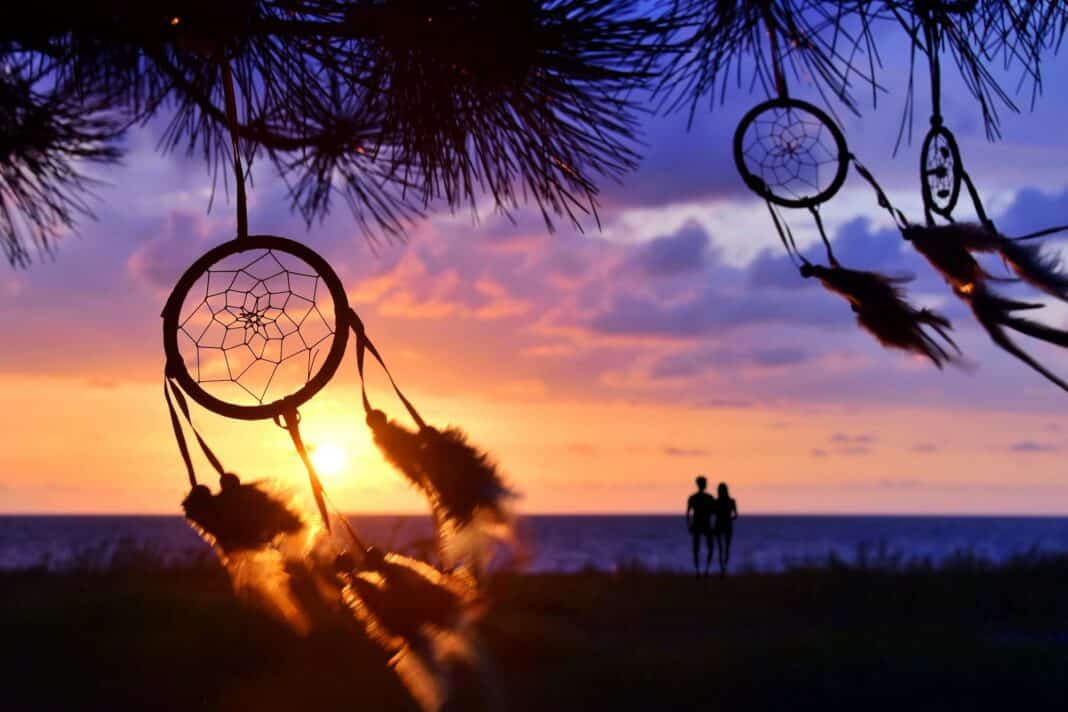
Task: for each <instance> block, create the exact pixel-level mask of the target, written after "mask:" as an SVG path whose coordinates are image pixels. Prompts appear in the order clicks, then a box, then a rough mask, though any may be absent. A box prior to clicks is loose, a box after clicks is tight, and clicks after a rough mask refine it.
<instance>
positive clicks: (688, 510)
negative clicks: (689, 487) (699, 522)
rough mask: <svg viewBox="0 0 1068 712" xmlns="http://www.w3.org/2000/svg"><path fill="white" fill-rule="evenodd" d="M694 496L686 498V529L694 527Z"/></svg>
mask: <svg viewBox="0 0 1068 712" xmlns="http://www.w3.org/2000/svg"><path fill="white" fill-rule="evenodd" d="M692 513H693V497H690V498H689V499H688V500H686V531H690V529H691V528H692V527H693V514H692Z"/></svg>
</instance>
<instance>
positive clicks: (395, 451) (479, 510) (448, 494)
mask: <svg viewBox="0 0 1068 712" xmlns="http://www.w3.org/2000/svg"><path fill="white" fill-rule="evenodd" d="M367 424H368V426H369V427H370V428H371V433H372V436H373V438H374V441H375V444H376V445H377V446H378V447H379V449H380V450H381V451H382V453H383V455H385V457H386V459H387V460H389V462H391V463H392V464H393V465H394V466H395V467H396V468H397V469H398V470H400V471H401V473H402V474H404V476H405V477H407V478H408V480H409V482H411V483H412V484H413V485H414V486H416V487H417V488H419V489H420V490H422V492H423V494H424V495H425V496H426V497H427V499H428V500H429V501H430V504H431V510H432V513H433V517H434V525H435V532H436V534H437V538H438V548H439V552H440V554H441V557H442V561H443V562H444V563H445V564H446V565H448V566H456V565H459V564H461V563H464V564H468V565H470V566H471V567H472V568H473V569H474V570H475V571H482V570H484V568H485V566H486V565H487V564H488V562H489V559H490V558H491V556H492V554H493V550H494V548H495V546H494V545H495V544H497V543H502V542H503V543H504V544H506V545H507V546H509V547H510V548H516V540H515V536H514V534H513V531H512V524H513V517H512V515H511V512H510V511H509V510H508V508H507V500H508V499H510V498H511V497H513V496H514V493H513V492H512V491H511V490H510V489H509V488H508V487H507V486H506V485H505V484H504V481H503V479H502V478H501V476H500V474H499V472H498V470H497V466H496V465H495V464H494V463H493V462H492V461H491V460H490V458H489V456H488V455H487V454H486V453H484V452H482V451H480V450H478V449H477V448H475V447H473V446H472V445H471V444H469V443H468V442H467V437H466V435H465V434H464V433H463V432H462V431H461V430H459V429H457V428H448V429H447V430H444V431H441V430H438V429H437V428H433V427H430V426H425V427H423V428H422V429H421V430H420V431H419V432H412V431H410V430H408V429H407V428H404V427H403V426H401V425H399V424H397V423H396V422H395V421H392V420H389V419H388V418H387V417H386V415H385V414H384V413H383V412H382V411H380V410H371V411H369V412H368V414H367Z"/></svg>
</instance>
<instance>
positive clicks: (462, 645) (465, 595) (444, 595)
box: [335, 547, 485, 710]
mask: <svg viewBox="0 0 1068 712" xmlns="http://www.w3.org/2000/svg"><path fill="white" fill-rule="evenodd" d="M335 566H336V568H337V571H338V575H339V577H340V578H341V580H342V582H343V583H344V589H343V593H342V600H343V601H344V602H345V604H346V605H347V606H348V607H349V609H350V610H351V611H352V612H353V614H354V615H355V617H356V619H357V620H358V621H360V622H361V623H362V624H363V626H364V629H365V630H366V632H367V634H368V636H369V637H371V639H372V640H374V641H376V642H377V643H378V644H379V645H380V646H382V648H383V649H385V650H386V651H388V652H391V653H393V656H392V657H391V658H390V665H391V666H392V667H393V669H394V670H395V671H396V673H397V675H398V677H400V679H401V681H402V682H403V683H404V684H405V686H406V687H407V688H408V690H409V692H411V694H412V697H413V698H415V700H416V701H417V702H418V703H419V705H420V706H421V707H422V708H423V709H425V710H438V709H441V707H442V706H443V705H444V704H445V703H446V701H447V700H448V698H449V695H450V690H451V687H452V684H451V683H452V679H451V677H452V676H451V672H452V666H453V662H454V661H456V660H465V659H466V660H471V659H473V658H475V657H477V653H476V650H477V646H475V645H474V640H473V638H474V632H473V629H472V628H471V624H472V623H473V622H474V621H475V620H477V619H478V618H479V617H481V615H482V614H483V613H484V611H485V602H484V600H483V598H482V597H481V595H479V594H478V592H477V590H476V589H475V586H474V581H473V579H471V578H470V577H468V576H465V575H463V574H446V573H443V572H441V571H438V570H436V569H434V568H433V567H431V566H428V565H427V564H424V563H422V562H420V561H416V560H415V559H410V558H408V557H406V556H401V555H399V554H393V553H388V554H382V553H381V552H380V551H378V550H377V549H374V548H373V547H372V548H370V549H368V550H367V551H366V552H365V554H364V555H363V557H362V560H361V561H360V562H359V564H357V563H356V561H355V559H354V558H353V557H352V556H351V555H349V554H342V555H340V556H338V557H337V560H336V563H335Z"/></svg>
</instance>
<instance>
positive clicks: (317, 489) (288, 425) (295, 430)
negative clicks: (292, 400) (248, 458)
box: [274, 410, 330, 531]
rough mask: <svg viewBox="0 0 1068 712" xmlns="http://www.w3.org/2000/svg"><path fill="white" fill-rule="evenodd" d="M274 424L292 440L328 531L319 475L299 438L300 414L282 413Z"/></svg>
mask: <svg viewBox="0 0 1068 712" xmlns="http://www.w3.org/2000/svg"><path fill="white" fill-rule="evenodd" d="M274 422H275V425H277V426H278V427H280V428H285V429H286V431H288V432H289V437H290V438H291V439H292V440H293V447H295V448H296V449H297V454H298V455H300V459H301V461H302V462H303V463H304V468H305V469H306V470H307V471H308V479H309V480H310V481H311V488H312V496H313V497H315V504H316V506H317V507H319V515H320V516H321V517H322V518H323V526H324V527H326V530H327V531H330V515H329V513H328V512H327V509H326V499H325V494H324V493H323V483H322V481H321V480H320V479H319V473H317V472H316V471H315V465H313V464H312V461H311V457H309V456H308V449H307V448H306V447H304V439H303V438H302V437H301V436H300V414H299V413H298V412H297V411H296V410H290V411H288V412H286V413H283V414H282V415H281V417H279V416H277V415H276V416H275V417H274Z"/></svg>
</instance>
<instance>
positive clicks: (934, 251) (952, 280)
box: [901, 223, 998, 288]
mask: <svg viewBox="0 0 1068 712" xmlns="http://www.w3.org/2000/svg"><path fill="white" fill-rule="evenodd" d="M976 227H978V226H976ZM901 233H902V235H903V236H904V238H905V239H906V240H908V241H909V242H911V243H912V246H913V247H914V248H916V251H917V252H919V253H920V254H921V255H923V257H924V258H925V259H926V260H927V261H928V262H929V263H930V264H931V266H932V267H934V268H935V269H936V270H937V271H938V273H939V274H941V275H942V278H943V279H945V280H946V281H947V282H948V283H949V284H950V285H951V286H953V287H960V288H966V287H967V286H968V285H971V284H976V283H977V282H980V281H982V280H995V281H998V278H996V277H993V276H992V275H990V274H989V273H988V272H987V271H986V270H984V269H983V268H982V266H980V264H979V263H978V262H976V261H975V258H974V257H972V254H971V252H969V249H970V248H969V247H968V245H969V244H971V243H972V240H973V239H974V237H975V236H974V235H972V234H971V233H972V229H971V227H970V226H968V225H966V224H961V223H955V224H953V225H930V226H921V225H909V226H908V227H906V228H904V229H903V230H902V231H901Z"/></svg>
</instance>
